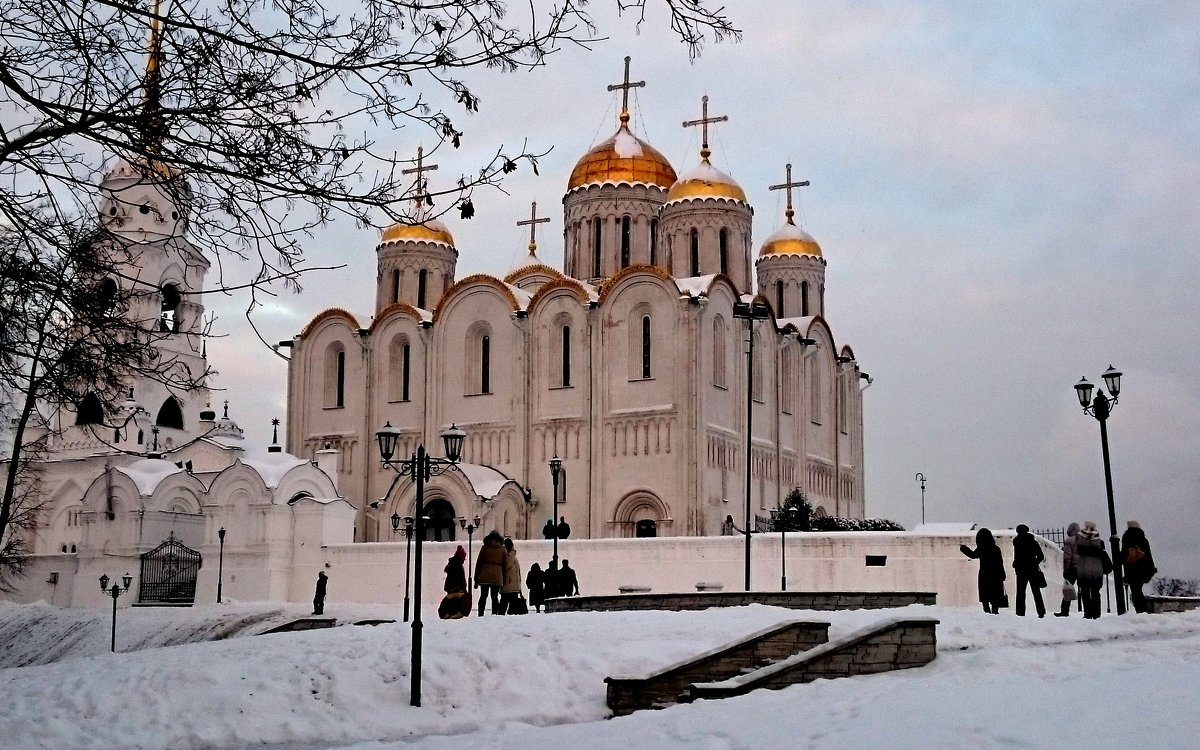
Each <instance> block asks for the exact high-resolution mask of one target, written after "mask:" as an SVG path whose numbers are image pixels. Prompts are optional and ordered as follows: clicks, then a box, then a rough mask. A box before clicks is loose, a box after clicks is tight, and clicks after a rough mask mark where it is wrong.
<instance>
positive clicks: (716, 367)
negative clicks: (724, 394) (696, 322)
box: [712, 317, 726, 388]
mask: <svg viewBox="0 0 1200 750" xmlns="http://www.w3.org/2000/svg"><path fill="white" fill-rule="evenodd" d="M725 357H726V354H725V321H724V320H723V319H722V318H720V317H716V318H713V341H712V358H713V376H712V379H713V385H715V386H717V387H718V388H724V387H725Z"/></svg>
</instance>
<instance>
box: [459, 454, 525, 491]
mask: <svg viewBox="0 0 1200 750" xmlns="http://www.w3.org/2000/svg"><path fill="white" fill-rule="evenodd" d="M458 469H459V471H461V472H462V474H463V476H464V477H466V478H467V481H468V482H470V483H471V489H473V490H474V491H475V494H476V495H479V496H480V497H481V498H484V499H485V500H490V499H491V498H493V497H495V496H496V495H498V494H500V490H502V489H504V485H506V484H508V483H509V482H511V481H513V480H512V478H511V477H509V476H507V475H505V474H504V473H503V472H501V471H498V470H496V469H493V468H492V467H490V466H480V465H479V464H467V463H460V464H458Z"/></svg>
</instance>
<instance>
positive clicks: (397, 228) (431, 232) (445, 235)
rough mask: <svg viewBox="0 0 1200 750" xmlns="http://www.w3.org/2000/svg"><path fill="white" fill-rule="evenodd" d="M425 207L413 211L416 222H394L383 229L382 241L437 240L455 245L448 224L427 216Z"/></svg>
mask: <svg viewBox="0 0 1200 750" xmlns="http://www.w3.org/2000/svg"><path fill="white" fill-rule="evenodd" d="M427 215H428V214H427V212H426V211H425V210H424V207H423V206H422V207H421V208H419V209H417V210H416V211H414V213H413V219H414V221H416V223H414V224H393V225H392V226H390V227H388V228H387V229H385V230H383V236H382V237H381V238H380V240H379V241H380V243H381V244H382V243H384V242H435V243H438V244H442V245H449V246H450V247H454V236H453V235H451V234H450V230H449V229H447V228H446V225H445V224H443V223H442V222H440V221H438V220H437V219H432V218H425V217H426V216H427Z"/></svg>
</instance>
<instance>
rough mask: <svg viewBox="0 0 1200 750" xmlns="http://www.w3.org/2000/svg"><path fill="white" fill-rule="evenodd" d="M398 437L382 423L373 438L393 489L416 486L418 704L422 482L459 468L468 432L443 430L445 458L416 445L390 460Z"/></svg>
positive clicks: (414, 701) (415, 693) (417, 685)
mask: <svg viewBox="0 0 1200 750" xmlns="http://www.w3.org/2000/svg"><path fill="white" fill-rule="evenodd" d="M399 437H400V430H398V429H396V428H395V427H392V423H391V422H388V423H387V424H385V425H384V426H383V427H382V428H381V429H380V430H379V432H377V433H375V438H376V440H378V442H379V458H380V461H382V463H383V465H384V466H387V467H388V468H390V469H391V470H392V471H394V472H396V478H395V479H394V480H392V487H393V488H394V487H395V485H396V482H399V481H400V479H401V477H409V478H410V479H412V480H413V482H415V483H416V485H417V507H416V513H415V514H414V520H415V525H414V528H413V533H414V534H416V537H417V552H416V562H417V564H416V571H415V572H414V574H413V577H414V579H415V580H414V582H413V588H414V598H415V599H416V603H415V605H414V607H413V619H412V684H411V687H410V689H409V704H410V705H413V706H420V705H421V629H422V624H421V542H422V541H423V540H424V537H425V524H424V516H425V483H426V482H427V481H429V480H430V479H431V478H433V477H436V476H438V475H441V474H445V473H446V472H448V471H452V470H454V469H457V468H458V460H459V458H461V457H462V446H463V441H464V440H466V437H467V433H465V432H463V431H462V430H460V429H458V426H457V425H454V424H452V425H450V429H448V430H446V431H445V432H443V433H442V443H443V444H444V445H445V449H446V457H445V458H434V457H433V456H430V455H429V454H428V453H427V452H426V451H425V446H424V445H423V444H422V445H418V446H417V452H416V453H414V454H412V456H411V457H410V458H400V459H396V460H394V461H393V460H392V456H394V455H395V453H396V441H397V440H398V439H399ZM391 493H392V489H391V488H389V489H388V495H391Z"/></svg>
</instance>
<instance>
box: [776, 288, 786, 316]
mask: <svg viewBox="0 0 1200 750" xmlns="http://www.w3.org/2000/svg"><path fill="white" fill-rule="evenodd" d="M775 314H776V315H777V316H779V317H781V318H782V317H785V316H784V314H783V282H782V281H776V282H775Z"/></svg>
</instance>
